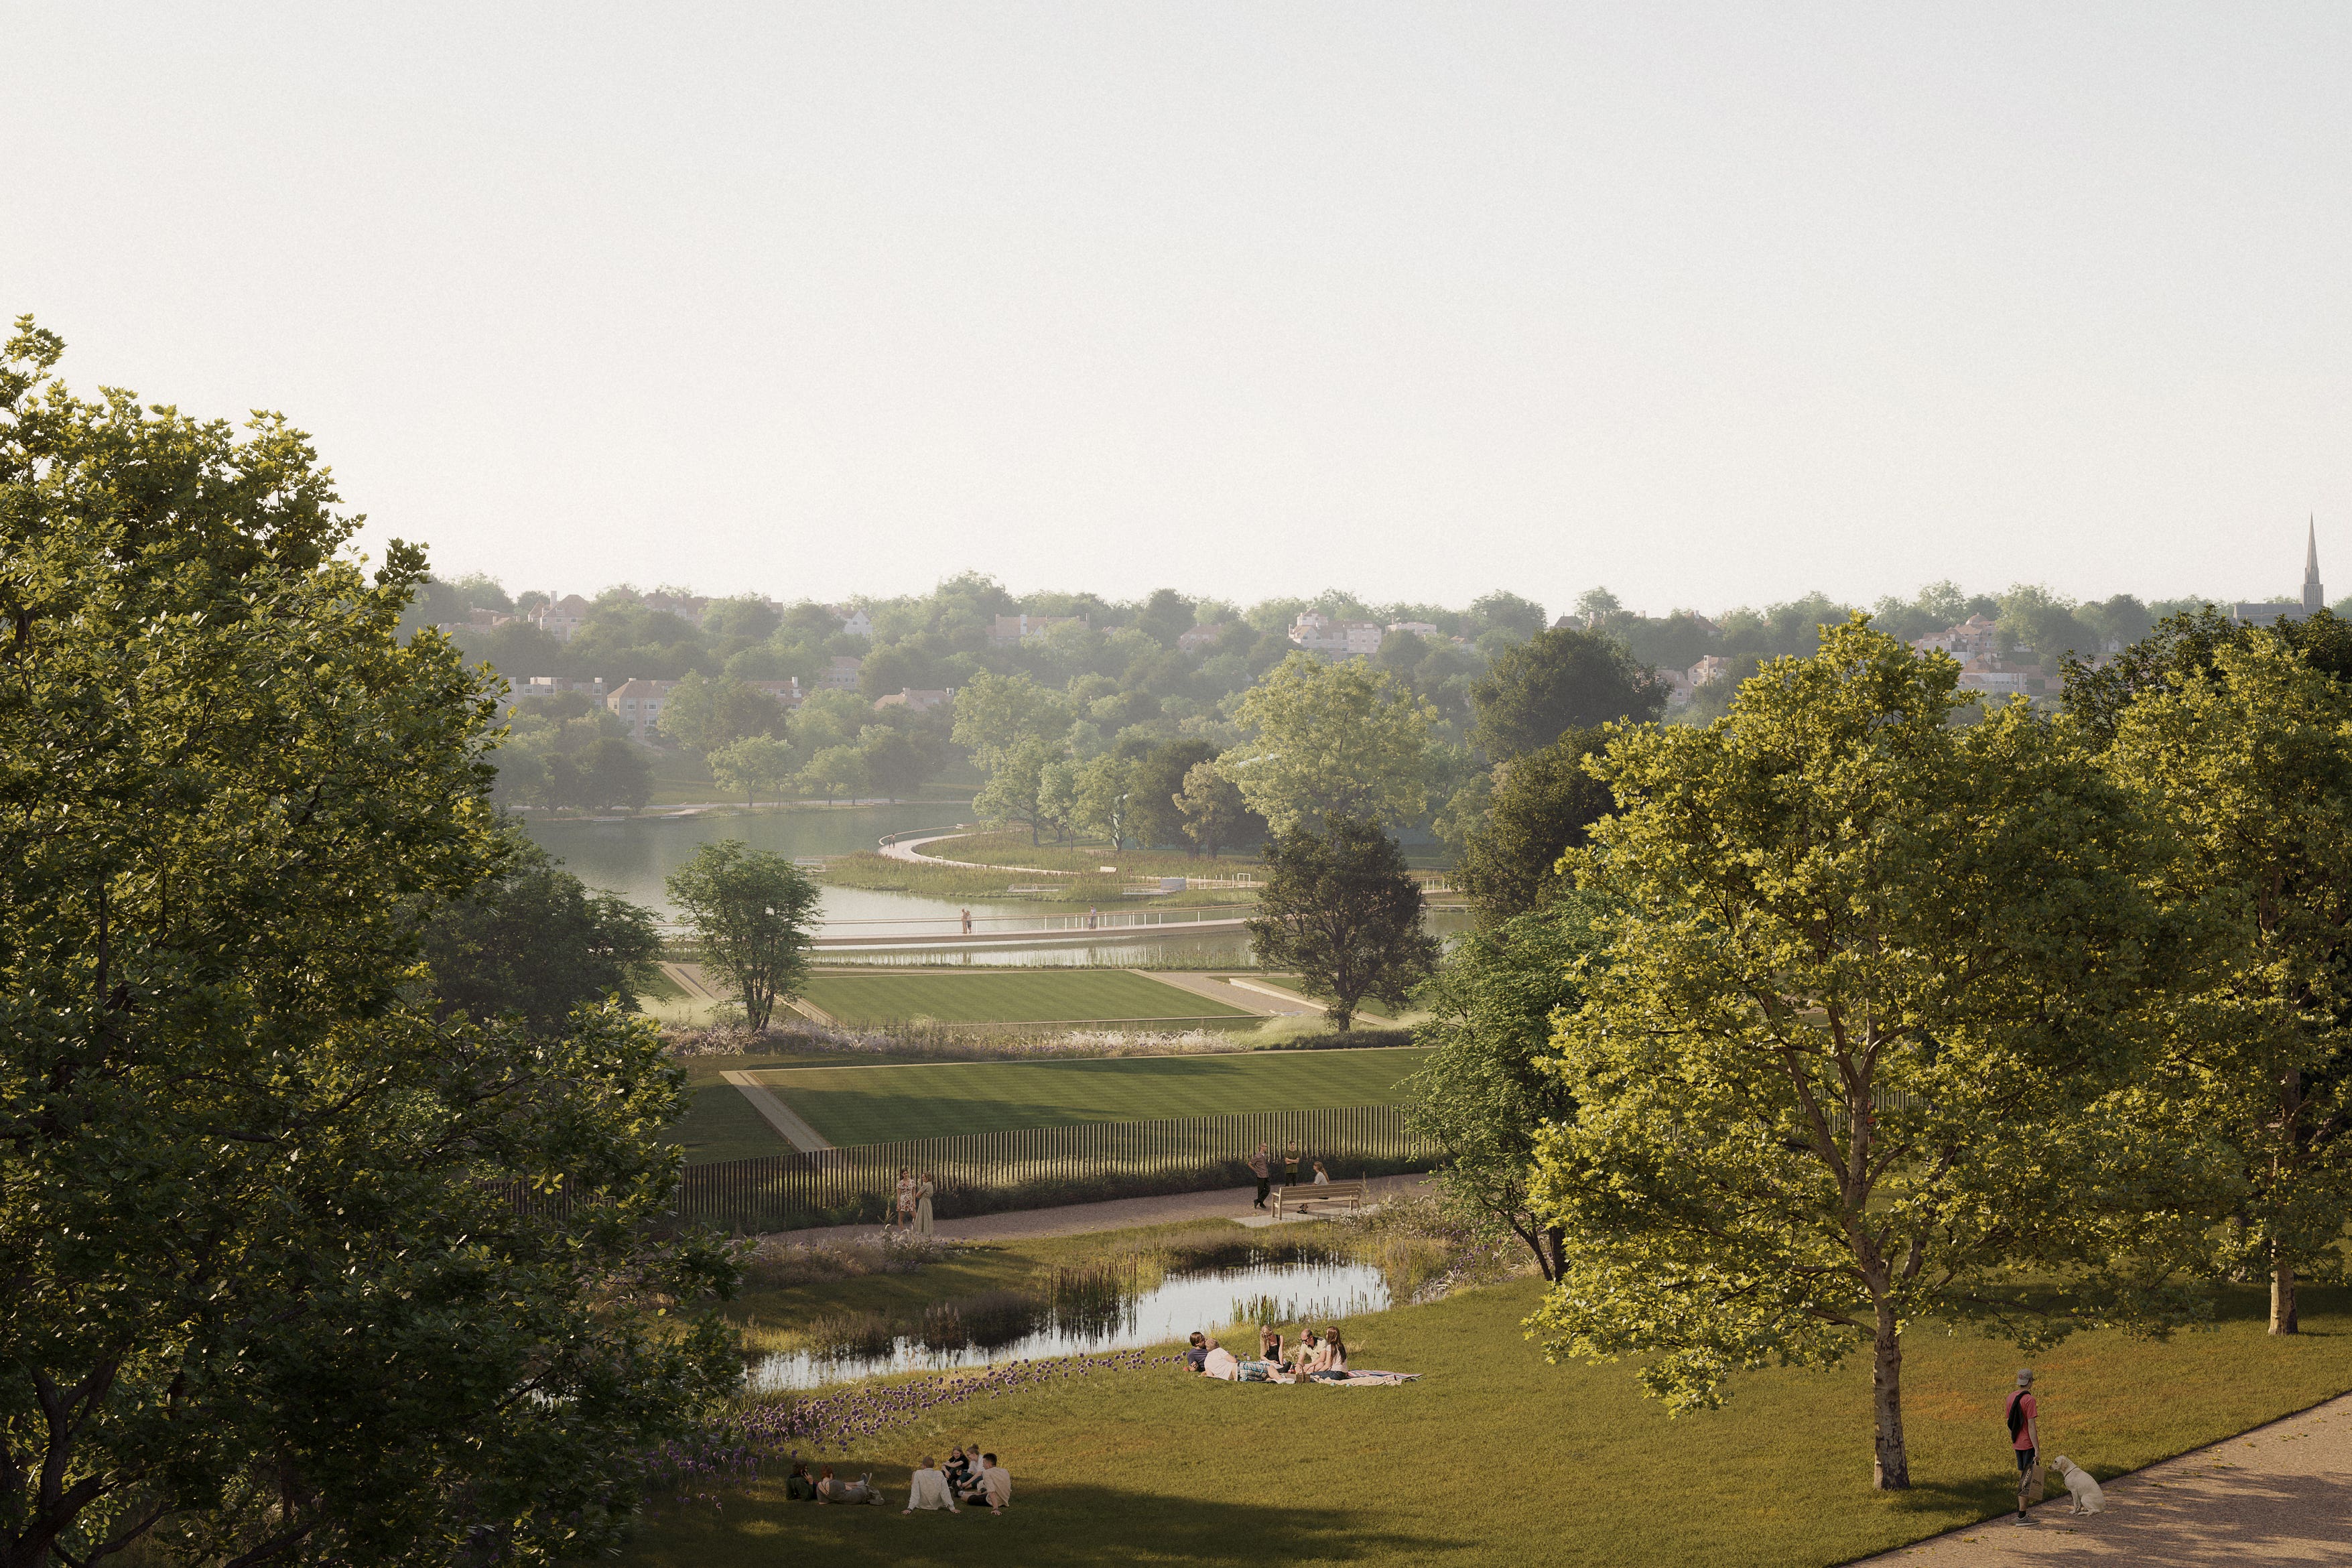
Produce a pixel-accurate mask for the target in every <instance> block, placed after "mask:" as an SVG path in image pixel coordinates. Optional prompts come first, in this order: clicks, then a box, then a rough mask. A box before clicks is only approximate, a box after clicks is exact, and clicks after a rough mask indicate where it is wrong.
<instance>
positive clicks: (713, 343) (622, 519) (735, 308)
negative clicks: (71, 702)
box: [0, 0, 2352, 613]
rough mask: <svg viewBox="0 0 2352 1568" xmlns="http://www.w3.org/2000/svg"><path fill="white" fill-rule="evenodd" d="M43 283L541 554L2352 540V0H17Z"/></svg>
mask: <svg viewBox="0 0 2352 1568" xmlns="http://www.w3.org/2000/svg"><path fill="white" fill-rule="evenodd" d="M0 67H5V70H0V82H5V86H4V87H0V134H5V144H6V146H7V148H8V159H7V163H8V173H7V175H6V178H5V182H0V311H5V313H7V314H11V315H13V314H15V313H16V312H19V311H26V310H29V311H32V312H35V313H36V314H37V315H38V316H39V317H40V319H41V320H42V321H44V322H45V323H46V324H47V325H48V326H50V327H52V328H55V329H56V330H58V331H60V332H62V333H63V334H65V336H66V337H67V339H68V342H69V343H70V344H71V350H70V352H69V353H68V360H67V369H68V374H69V376H70V378H71V379H72V380H73V381H74V382H75V383H76V384H79V385H82V386H85V387H94V386H95V385H96V384H100V383H101V382H104V383H111V384H125V385H131V386H134V387H136V388H138V389H139V390H140V391H141V392H142V394H144V395H147V396H148V397H150V398H152V399H167V398H168V399H170V400H172V401H174V402H177V403H178V404H180V405H182V406H183V407H184V408H187V409H190V410H192V411H203V412H207V413H224V414H226V413H241V412H242V411H243V410H245V409H247V408H250V407H255V406H268V407H272V408H279V409H283V410H285V411H286V412H287V413H288V414H289V415H290V416H293V417H294V418H295V419H296V421H297V422H298V423H299V424H300V425H302V426H304V427H306V428H308V429H310V430H311V431H312V432H314V433H315V435H316V436H317V438H318V440H319V443H320V447H321V450H322V452H323V454H324V456H325V458H326V459H327V460H328V461H329V462H330V463H331V464H332V465H333V467H334V468H335V470H336V473H337V476H338V478H339V479H340V480H341V488H342V490H343V494H344V496H345V499H346V500H347V501H348V502H349V503H350V504H351V506H352V508H353V509H354V510H362V511H365V512H366V513H367V514H368V515H369V518H370V522H369V525H368V528H367V531H366V534H365V537H366V539H367V540H368V541H369V542H370V543H369V548H370V549H371V550H372V551H373V550H376V549H379V548H380V542H381V541H382V540H383V538H385V537H388V536H400V537H405V538H411V539H417V540H422V541H425V542H427V543H429V544H430V546H431V547H432V551H433V553H434V558H435V560H436V563H437V564H438V565H439V566H440V567H441V568H442V569H443V570H444V571H446V572H452V573H454V572H462V571H467V570H475V569H478V570H484V571H488V572H490V573H492V574H496V575H498V576H499V577H500V578H502V579H503V580H504V581H505V582H506V583H507V584H508V585H509V587H513V588H522V587H527V586H547V587H553V588H558V589H565V590H593V588H595V587H598V586H601V585H603V584H607V583H612V582H617V581H624V580H628V581H635V582H637V583H639V584H645V585H648V586H650V585H652V584H656V583H665V582H667V583H683V584H694V585H696V586H698V587H699V588H700V589H702V590H703V591H705V592H713V593H717V592H734V591H738V590H742V589H759V590H762V591H765V592H769V593H772V594H775V595H779V596H782V597H786V598H793V597H798V596H800V595H814V596H816V597H819V598H831V597H836V596H839V595H845V594H849V593H852V592H867V593H897V592H906V591H913V590H920V589H922V588H925V587H928V586H929V584H931V583H932V582H934V581H936V580H937V579H938V578H940V576H942V575H945V574H950V573H952V572H957V571H961V570H965V569H977V570H980V571H982V572H987V573H991V574H994V575H996V576H998V577H999V578H1001V579H1002V580H1003V582H1005V583H1006V584H1008V585H1009V586H1011V587H1013V588H1014V589H1015V590H1027V589H1031V588H1039V587H1086V588H1093V589H1096V590H1097V591H1100V592H1104V593H1108V594H1112V595H1138V594H1141V593H1144V592H1147V591H1149V590H1150V589H1151V588H1153V587H1155V586H1159V585H1161V584H1172V585H1175V586H1178V587H1181V588H1183V589H1186V590H1188V591H1191V592H1195V593H1205V594H1213V595H1221V596H1225V597H1231V598H1237V599H1242V600H1244V601H1246V600H1249V599H1254V598H1259V597H1264V596H1266V595H1276V594H1291V593H1313V592H1315V591H1317V590H1318V589H1320V588H1323V587H1325V586H1327V585H1336V586H1340V587H1346V588H1350V589H1353V590H1354V591H1356V592H1358V593H1360V594H1361V595H1365V596H1367V597H1370V598H1375V599H1392V598H1408V597H1409V598H1423V599H1428V598H1433V599H1438V600H1442V601H1446V602H1452V603H1460V602H1464V601H1466V600H1468V599H1469V598H1471V597H1473V596H1474V595H1477V594H1479V593H1481V592H1484V591H1486V590H1487V589H1489V588H1492V587H1495V586H1498V585H1503V586H1508V587H1511V588H1513V589H1516V590H1517V591H1519V592H1522V593H1526V594H1528V595H1532V596H1534V597H1538V598H1540V599H1542V600H1544V601H1545V602H1546V603H1547V604H1548V605H1552V606H1554V608H1555V609H1557V608H1559V607H1563V606H1564V605H1565V603H1566V602H1567V601H1568V600H1569V599H1570V597H1572V596H1573V595H1575V594H1576V593H1577V592H1578V591H1579V590H1580V589H1582V588H1585V587H1589V586H1591V585H1592V584H1608V585H1609V586H1611V587H1612V588H1613V589H1615V590H1616V591H1617V593H1618V594H1619V595H1620V596H1621V597H1622V598H1623V599H1624V601H1625V602H1626V603H1627V604H1628V605H1632V606H1634V607H1636V608H1642V609H1646V610H1649V611H1652V612H1654V613H1662V612H1663V611H1664V610H1665V609H1667V608H1668V607H1669V606H1671V605H1697V606H1700V607H1702V608H1708V609H1713V608H1717V607H1721V606H1723V605H1727V604H1734V603H1742V602H1762V601H1764V600H1768V599H1773V598H1785V597H1789V596H1791V595H1796V594H1798V593H1801V592H1803V591H1804V590H1806V589H1809V588H1815V587H1819V588H1822V589H1825V590H1827V591H1829V592H1831V593H1832V594H1835V595H1842V596H1847V597H1874V596H1875V595H1879V594H1881V593H1885V592H1888V591H1907V590H1909V589H1911V588H1913V587H1915V586H1916V585H1917V584H1920V583H1921V582H1923V581H1927V580H1930V579H1934V578H1939V577H1946V576H1948V577H1953V578H1956V579H1958V580H1959V581H1960V582H1961V583H1963V584H1966V585H1969V586H1970V587H1974V588H1998V587H2000V586H2002V585H2005V584H2009V583H2011V582H2012V581H2017V580H2025V581H2042V582H2047V583H2049V584H2052V585H2053V587H2056V588H2058V589H2059V590H2061V591H2063V592H2067V593H2072V594H2076V595H2096V596H2104V595H2107V594H2111V593H2115V592H2118V591H2129V592H2136V593H2138V594H2141V595H2147V596H2158V595H2170V594H2175V593H2182V592H2188V591H2192V590H2194V591H2201V592H2205V593H2210V594H2213V595H2221V596H2225V597H2226V596H2231V595H2271V594H2273V593H2278V594H2287V593H2292V592H2293V591H2294V585H2295V584H2296V583H2297V582H2298V581H2299V579H2300V574H2301V563H2302V550H2303V523H2304V518H2305V513H2307V512H2311V511H2316V512H2317V514H2318V519H2319V536H2320V551H2321V561H2322V565H2323V567H2326V568H2328V569H2329V572H2330V576H2331V582H2330V588H2331V591H2332V592H2333V593H2335V594H2337V595H2341V594H2343V593H2346V592H2347V591H2352V440H2347V437H2352V289H2347V286H2346V281H2345V279H2346V273H2347V258H2352V169H2347V162H2352V156H2348V154H2352V8H2347V7H2345V6H2343V5H2250V4H2231V5H2220V4H2216V5H2202V6H2179V5H2172V6H2167V5H2150V4H2145V3H2136V4H2130V5H2112V6H2100V5H2064V6H2053V5H2048V4H2033V5H2011V6H2003V5H1988V4H1983V3H1980V0H1979V3H1975V4H1969V5H1946V6H1943V7H1941V8H1940V10H1939V11H1938V10H1936V9H1931V8H1930V7H1927V6H1922V5H1900V6H1897V5H1851V6H1828V5H1823V6H1806V5H1790V4H1775V5H1754V4H1726V5H1693V6H1682V7H1675V6H1668V5H1586V6H1578V5H1524V6H1522V5H1452V4H1450V5H1419V6H1399V5H1369V4H1363V3H1361V0H1349V3H1346V4H1333V5H1309V4H1292V3H1281V4H1269V3H1266V0H1251V3H1249V4H1239V5H1211V4H1201V3H1198V0H1188V3H1186V4H1182V5H1122V4H1113V3H1106V0H1090V3H1087V4H1075V5H1010V4H991V5H887V4H881V3H877V0H867V3H864V4H857V5H841V6H821V5H758V6H743V7H740V8H730V7H727V6H722V5H698V6H693V7H686V6H659V7H656V6H651V5H646V6H638V7H626V8H618V7H611V6H591V5H579V4H573V5H560V6H556V5H551V6H547V7H544V8H538V9H533V8H530V7H525V6H520V5H479V4H474V5H452V6H447V7H436V6H431V5H419V4H415V3H413V0H412V3H407V4H403V5H396V6H393V5H380V6H365V7H362V6H320V5H286V6H282V7H258V6H245V5H200V6H185V5H176V6H169V7H163V6H142V5H120V4H118V5H105V6H99V5H18V4H14V3H10V0H0Z"/></svg>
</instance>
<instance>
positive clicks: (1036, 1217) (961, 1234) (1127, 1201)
mask: <svg viewBox="0 0 2352 1568" xmlns="http://www.w3.org/2000/svg"><path fill="white" fill-rule="evenodd" d="M1431 1179H1432V1178H1430V1177H1428V1176H1374V1177H1373V1178H1372V1179H1371V1181H1370V1183H1368V1184H1366V1188H1365V1191H1366V1194H1367V1195H1368V1196H1369V1197H1370V1198H1371V1199H1372V1200H1373V1201H1374V1202H1378V1201H1379V1200H1381V1199H1382V1198H1385V1197H1395V1196H1397V1195H1399V1194H1404V1193H1411V1192H1415V1191H1418V1190H1419V1189H1420V1187H1421V1186H1422V1185H1423V1184H1424V1183H1427V1182H1428V1181H1430V1180H1431ZM1256 1195H1257V1194H1256V1191H1255V1188H1251V1187H1227V1188H1225V1189H1224V1190H1223V1191H1222V1192H1214V1193H1176V1194H1171V1195H1170V1196H1167V1197H1160V1198H1113V1199H1112V1200H1110V1201H1109V1202H1108V1203H1099V1204H1071V1205H1067V1206H1066V1207H1063V1208H1052V1209H1016V1210H1014V1211H1013V1213H1011V1214H990V1215H975V1216H974V1217H972V1218H971V1219H943V1220H941V1221H940V1222H939V1226H938V1228H939V1233H940V1235H941V1236H944V1237H950V1238H951V1239H953V1240H957V1241H1023V1240H1027V1239H1028V1238H1030V1237H1043V1236H1084V1235H1086V1234H1087V1232H1089V1231H1097V1230H1132V1229H1134V1228H1135V1227H1137V1226H1146V1225H1178V1224H1181V1223H1182V1222H1184V1221H1187V1220H1201V1219H1231V1220H1239V1221H1240V1222H1241V1223H1242V1224H1244V1225H1246V1226H1253V1227H1255V1226H1263V1225H1266V1224H1269V1223H1271V1222H1270V1221H1269V1220H1268V1219H1267V1217H1266V1215H1265V1214H1264V1213H1263V1212H1261V1211H1259V1210H1258V1209H1256V1208H1255V1207H1254V1206H1253V1205H1252V1203H1251V1200H1252V1199H1253V1198H1255V1196H1256ZM1282 1223H1283V1224H1285V1225H1294V1224H1297V1223H1298V1220H1297V1217H1296V1216H1294V1217H1290V1218H1286V1219H1285V1220H1283V1222H1282ZM881 1229H882V1227H881V1226H878V1225H852V1226H840V1225H836V1226H823V1227H820V1228H818V1229H814V1230H787V1231H779V1232H777V1233H776V1235H777V1236H778V1237H780V1238H781V1239H782V1240H785V1241H822V1240H827V1239H844V1240H845V1239H848V1238H850V1237H866V1236H873V1235H876V1234H877V1233H878V1232H879V1231H880V1230H881Z"/></svg>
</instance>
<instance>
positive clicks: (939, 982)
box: [803, 969, 1249, 1024]
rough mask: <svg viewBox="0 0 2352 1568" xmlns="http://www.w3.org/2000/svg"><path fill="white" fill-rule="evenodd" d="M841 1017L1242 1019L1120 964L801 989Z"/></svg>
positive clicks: (837, 980) (815, 983) (839, 981)
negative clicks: (1130, 970)
mask: <svg viewBox="0 0 2352 1568" xmlns="http://www.w3.org/2000/svg"><path fill="white" fill-rule="evenodd" d="M803 994H805V995H806V996H807V997H808V999H809V1000H810V1001H811V1002H814V1003H815V1004H816V1005H818V1006H819V1007H822V1008H824V1010H825V1011H826V1012H828V1013H830V1014H832V1015H833V1016H835V1017H836V1018H838V1019H840V1020H841V1021H842V1022H843V1023H845V1024H879V1023H886V1022H889V1021H892V1020H897V1019H908V1018H938V1019H940V1020H943V1021H947V1022H951V1023H1032V1022H1047V1021H1053V1022H1085V1021H1095V1020H1100V1021H1109V1020H1114V1019H1125V1018H1209V1017H1216V1018H1242V1017H1247V1016H1249V1015H1248V1014H1247V1013H1246V1012H1244V1010H1243V1009H1241V1008H1239V1007H1228V1006H1226V1005H1223V1004H1222V1003H1219V1002H1216V1001H1213V1000H1212V999H1210V998H1209V997H1206V996H1200V995H1195V994H1193V993H1192V992H1190V991H1184V990H1180V989H1179V988H1177V987H1176V986H1173V985H1166V984H1161V983H1160V982H1159V981H1157V980H1150V979H1147V978H1145V977H1144V976H1143V975H1140V974H1135V973H1129V972H1127V971H1125V970H1118V969H1106V970H1085V969H1066V970H1054V969H1033V970H1025V971H1000V972H996V973H989V972H986V971H981V972H976V973H964V974H888V973H884V974H872V975H863V974H861V975H824V974H821V975H818V976H816V977H815V978H814V979H812V980H811V981H810V982H809V983H808V987H807V989H806V991H805V992H804V993H803Z"/></svg>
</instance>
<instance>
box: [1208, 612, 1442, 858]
mask: <svg viewBox="0 0 2352 1568" xmlns="http://www.w3.org/2000/svg"><path fill="white" fill-rule="evenodd" d="M1235 716H1236V718H1237V719H1238V720H1239V721H1240V722H1241V723H1242V724H1243V725H1244V727H1245V728H1246V729H1247V730H1248V731H1250V732H1251V738H1250V739H1249V740H1248V741H1245V742H1243V743H1242V744H1241V745H1240V746H1237V747H1235V748H1234V749H1233V750H1231V751H1229V752H1225V753H1224V755H1223V756H1222V757H1220V758H1218V760H1217V766H1218V770H1219V771H1220V772H1222V773H1224V775H1225V776H1226V777H1227V778H1230V779H1232V780H1233V781H1234V784H1236V785H1238V786H1239V787H1240V789H1241V792H1242V798H1243V799H1244V800H1245V801H1247V802H1248V803H1249V805H1250V809H1251V810H1253V811H1255V812H1256V813H1257V814H1258V815H1259V816H1263V817H1265V819H1266V821H1267V822H1268V823H1270V824H1272V825H1273V826H1275V827H1276V829H1277V830H1287V829H1290V828H1292V827H1295V826H1298V825H1299V824H1301V823H1308V824H1313V823H1317V822H1321V821H1325V820H1328V819H1332V818H1337V817H1341V816H1351V817H1362V818H1365V819H1367V820H1369V821H1372V822H1375V823H1401V822H1405V821H1409V820H1411V819H1412V817H1414V816H1419V815H1420V813H1421V812H1422V810H1423V807H1424V806H1425V805H1426V804H1427V802H1428V788H1427V784H1426V782H1425V777H1424V773H1423V747H1424V745H1425V744H1426V743H1427V741H1428V738H1429V727H1430V723H1431V721H1432V719H1433V714H1432V712H1431V711H1430V710H1429V709H1428V708H1427V707H1425V706H1424V705H1423V704H1422V703H1420V702H1418V701H1416V700H1414V699H1413V697H1412V693H1411V692H1410V691H1408V690H1406V689H1403V688H1402V687H1401V686H1399V685H1398V684H1397V683H1396V681H1395V680H1394V679H1393V678H1392V677H1391V676H1390V675H1388V674H1387V673H1386V672H1384V671H1374V670H1372V669H1370V668H1368V667H1366V666H1365V665H1363V664H1362V663H1360V662H1356V661H1350V662H1349V663H1346V664H1326V663H1324V662H1323V661H1322V660H1321V659H1318V658H1316V657H1315V656H1314V655H1312V654H1308V653H1294V654H1292V655H1291V656H1290V657H1289V658H1286V659H1285V660H1284V661H1283V663H1282V665H1281V667H1280V668H1277V669H1276V670H1275V671H1273V672H1272V673H1271V674H1269V675H1268V676H1267V677H1266V679H1265V680H1263V681H1262V682H1260V683H1259V684H1258V685H1256V686H1255V687H1253V688H1251V689H1250V690H1249V693H1248V694H1247V695H1246V696H1244V698H1243V699H1242V700H1241V704H1240V706H1239V708H1238V709H1237V710H1236V712H1235Z"/></svg>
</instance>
